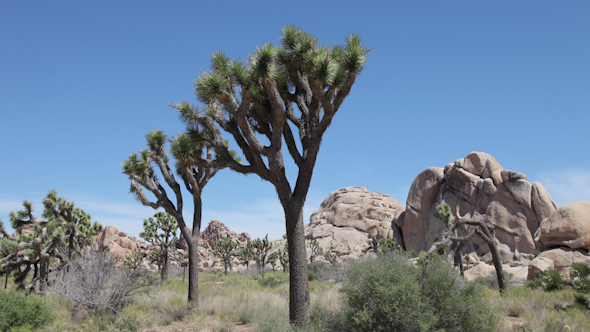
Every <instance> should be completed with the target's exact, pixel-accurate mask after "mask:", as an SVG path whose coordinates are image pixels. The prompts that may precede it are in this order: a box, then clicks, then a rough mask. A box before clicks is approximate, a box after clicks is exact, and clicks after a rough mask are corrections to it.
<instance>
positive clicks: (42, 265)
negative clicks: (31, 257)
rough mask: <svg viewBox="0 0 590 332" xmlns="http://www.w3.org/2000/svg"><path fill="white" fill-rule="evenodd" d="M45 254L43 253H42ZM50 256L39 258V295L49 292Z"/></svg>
mask: <svg viewBox="0 0 590 332" xmlns="http://www.w3.org/2000/svg"><path fill="white" fill-rule="evenodd" d="M42 256H43V255H42ZM48 265H49V264H48V258H47V257H40V258H39V295H41V296H45V293H47V270H48V267H49V266H48Z"/></svg>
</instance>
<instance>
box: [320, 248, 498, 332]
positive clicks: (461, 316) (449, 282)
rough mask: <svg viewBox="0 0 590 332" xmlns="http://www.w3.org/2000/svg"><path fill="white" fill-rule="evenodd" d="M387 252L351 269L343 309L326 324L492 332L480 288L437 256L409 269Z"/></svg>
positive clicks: (405, 259)
mask: <svg viewBox="0 0 590 332" xmlns="http://www.w3.org/2000/svg"><path fill="white" fill-rule="evenodd" d="M408 259H409V257H408V256H407V254H405V253H400V252H397V251H393V252H391V253H389V254H383V255H379V256H378V257H376V258H374V259H367V260H364V261H360V262H358V263H355V264H353V265H351V266H350V267H349V268H348V270H347V272H346V276H345V278H344V283H343V285H342V292H343V294H344V299H345V303H344V307H343V310H342V312H341V313H340V315H339V317H337V318H336V319H327V320H326V321H327V323H328V324H326V325H328V327H329V328H330V329H332V330H334V331H335V330H341V331H436V330H444V331H478V332H484V331H494V330H495V324H496V321H497V318H496V316H495V313H494V311H493V310H491V308H490V306H489V304H488V303H487V302H486V301H485V300H484V296H483V293H482V288H481V286H480V285H477V284H475V283H468V282H467V281H465V280H464V279H462V278H461V277H459V276H458V274H457V273H456V272H455V270H454V269H453V268H452V266H451V265H450V264H449V263H448V262H446V261H445V260H444V259H443V258H442V257H440V256H438V255H432V256H429V257H428V258H426V259H422V260H420V263H419V264H417V265H416V266H414V265H413V264H412V263H411V262H409V260H408Z"/></svg>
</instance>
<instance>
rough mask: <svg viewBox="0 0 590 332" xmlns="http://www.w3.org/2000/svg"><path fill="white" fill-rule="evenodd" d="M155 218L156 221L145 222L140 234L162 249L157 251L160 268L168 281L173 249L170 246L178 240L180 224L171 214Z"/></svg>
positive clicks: (156, 215)
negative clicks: (169, 261)
mask: <svg viewBox="0 0 590 332" xmlns="http://www.w3.org/2000/svg"><path fill="white" fill-rule="evenodd" d="M154 217H155V218H156V219H154V218H149V219H144V220H143V230H144V231H143V232H141V233H139V236H140V237H141V238H142V239H144V240H146V241H148V242H150V243H152V244H155V245H158V246H159V247H160V249H159V250H158V251H157V254H158V256H159V257H157V259H158V267H160V266H161V271H160V273H161V277H162V280H166V279H167V278H168V251H169V250H170V248H171V247H170V245H171V244H172V243H173V242H174V241H175V240H176V231H177V230H178V223H177V222H176V218H174V217H173V216H171V215H170V214H169V213H164V212H157V213H156V214H154Z"/></svg>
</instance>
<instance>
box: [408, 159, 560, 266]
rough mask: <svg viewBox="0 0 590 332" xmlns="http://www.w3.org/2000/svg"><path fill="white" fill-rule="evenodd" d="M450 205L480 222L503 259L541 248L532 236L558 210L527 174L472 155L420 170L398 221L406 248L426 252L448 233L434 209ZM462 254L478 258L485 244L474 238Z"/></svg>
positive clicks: (462, 215)
mask: <svg viewBox="0 0 590 332" xmlns="http://www.w3.org/2000/svg"><path fill="white" fill-rule="evenodd" d="M444 203H447V204H449V205H450V207H451V210H452V211H453V215H454V216H455V217H456V218H459V219H465V220H480V221H484V222H485V223H486V225H488V227H489V228H490V229H493V233H494V236H495V238H496V240H497V245H498V249H499V251H500V255H501V256H502V259H505V260H510V261H511V260H513V259H514V258H516V259H518V258H519V257H520V254H521V253H528V254H532V253H533V252H534V251H535V250H538V249H540V248H541V247H540V245H539V244H538V243H535V238H534V235H535V233H536V231H537V229H538V228H539V225H540V224H541V223H542V222H543V221H544V220H546V219H547V218H549V216H551V214H552V213H553V212H555V210H556V205H555V203H554V202H553V200H552V199H551V196H550V195H549V193H548V192H547V190H546V189H545V188H544V187H543V185H541V184H540V183H538V182H535V183H533V184H531V183H530V182H529V181H528V179H527V177H526V175H524V174H522V173H519V172H515V171H510V170H505V169H504V168H503V167H502V165H500V164H499V163H498V162H497V161H496V159H494V157H492V156H490V155H489V154H487V153H483V152H472V153H470V154H468V155H467V156H466V157H465V158H462V159H459V160H457V161H455V162H454V163H450V164H447V165H446V166H445V168H439V167H431V168H428V169H426V170H424V171H423V172H421V173H420V174H419V175H418V176H417V177H416V179H415V180H414V182H413V183H412V187H411V188H410V193H409V194H408V199H407V201H406V212H405V214H404V216H402V218H400V221H399V227H400V228H401V230H402V234H403V239H404V245H405V248H406V249H408V250H414V251H421V250H428V249H429V248H430V246H431V245H432V244H433V243H434V242H436V241H437V240H438V236H439V235H440V233H441V232H442V231H444V230H445V229H446V226H445V224H444V223H443V221H442V218H441V217H440V215H439V214H438V209H437V207H438V206H439V205H440V204H444ZM466 251H467V252H469V251H475V252H477V253H478V254H480V255H484V254H485V253H487V252H489V248H487V245H486V244H485V243H484V242H483V241H481V240H479V239H478V238H476V239H474V240H473V241H472V243H471V244H470V245H469V246H468V247H467V248H466Z"/></svg>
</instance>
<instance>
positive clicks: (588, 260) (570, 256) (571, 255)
mask: <svg viewBox="0 0 590 332" xmlns="http://www.w3.org/2000/svg"><path fill="white" fill-rule="evenodd" d="M539 257H541V258H549V259H550V260H552V261H553V264H554V266H555V269H557V271H559V272H561V273H563V274H566V275H569V268H570V266H572V265H573V264H574V263H584V264H590V257H588V256H587V255H585V254H583V253H581V252H579V251H577V250H571V249H570V248H567V247H561V248H555V249H551V250H546V251H543V252H541V254H539V256H538V258H539Z"/></svg>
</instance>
